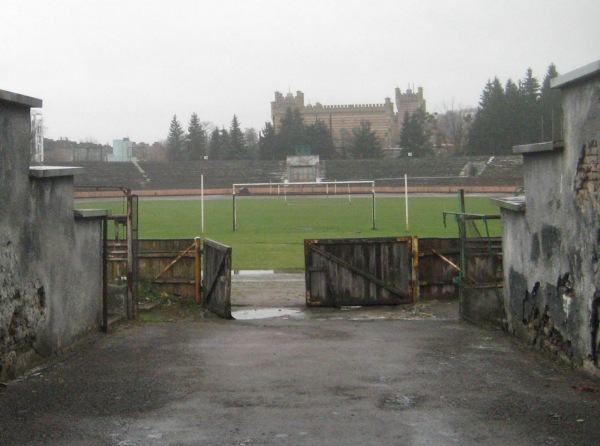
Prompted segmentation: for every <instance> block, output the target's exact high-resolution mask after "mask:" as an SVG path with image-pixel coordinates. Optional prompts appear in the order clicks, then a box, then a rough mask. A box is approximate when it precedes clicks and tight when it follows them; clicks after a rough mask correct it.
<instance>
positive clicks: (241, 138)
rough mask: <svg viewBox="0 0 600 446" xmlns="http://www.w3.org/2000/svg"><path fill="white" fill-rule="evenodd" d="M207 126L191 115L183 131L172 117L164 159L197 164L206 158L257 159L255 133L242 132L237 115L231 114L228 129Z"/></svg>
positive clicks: (194, 114)
mask: <svg viewBox="0 0 600 446" xmlns="http://www.w3.org/2000/svg"><path fill="white" fill-rule="evenodd" d="M210 127H211V125H210V124H208V123H202V122H200V119H199V118H198V115H197V114H196V113H192V116H191V117H190V121H189V123H188V128H187V132H186V131H185V130H184V129H183V127H182V126H181V123H180V122H179V120H178V119H177V115H174V116H173V119H171V124H170V127H169V135H168V136H167V141H166V147H167V157H168V158H169V159H170V160H172V161H197V160H202V159H205V158H206V157H210V159H216V160H244V159H253V158H256V154H257V152H258V137H257V135H256V131H255V130H254V129H252V128H247V129H245V130H244V131H242V129H241V126H240V122H239V120H238V117H237V116H236V115H233V119H232V120H231V125H230V127H229V129H227V128H225V127H223V128H218V127H215V128H214V129H212V131H210V130H209V129H210Z"/></svg>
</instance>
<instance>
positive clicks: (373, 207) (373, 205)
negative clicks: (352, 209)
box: [371, 182, 375, 231]
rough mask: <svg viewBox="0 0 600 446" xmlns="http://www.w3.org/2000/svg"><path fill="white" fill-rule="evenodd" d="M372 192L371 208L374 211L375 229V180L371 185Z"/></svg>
mask: <svg viewBox="0 0 600 446" xmlns="http://www.w3.org/2000/svg"><path fill="white" fill-rule="evenodd" d="M371 192H372V195H373V201H372V204H371V208H372V211H373V231H374V230H375V182H373V185H372V186H371Z"/></svg>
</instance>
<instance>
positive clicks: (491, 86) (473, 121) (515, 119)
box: [166, 64, 562, 161]
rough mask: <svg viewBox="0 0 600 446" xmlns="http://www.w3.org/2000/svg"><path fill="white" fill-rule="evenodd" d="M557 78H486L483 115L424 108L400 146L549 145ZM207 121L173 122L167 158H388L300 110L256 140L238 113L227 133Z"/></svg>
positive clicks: (501, 149) (369, 134)
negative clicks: (303, 152)
mask: <svg viewBox="0 0 600 446" xmlns="http://www.w3.org/2000/svg"><path fill="white" fill-rule="evenodd" d="M556 76H558V72H557V70H556V66H555V65H554V64H550V65H549V66H548V70H547V72H546V75H545V77H544V79H543V81H542V83H541V84H540V82H539V81H538V79H537V78H536V77H535V76H534V75H533V71H532V70H531V68H528V69H527V70H526V72H525V76H524V78H523V79H520V80H518V81H517V82H516V83H515V82H514V81H513V80H511V79H509V80H508V81H507V82H506V83H505V84H504V85H503V84H502V83H501V82H500V80H499V79H498V77H494V79H493V80H488V82H487V83H486V85H485V87H484V89H483V92H482V93H481V96H480V101H479V104H478V107H477V109H475V110H469V109H460V108H459V109H455V108H454V106H453V105H452V106H450V107H445V110H443V112H442V113H440V114H438V113H434V114H431V113H428V112H427V111H426V110H425V109H424V108H421V109H418V110H416V111H414V112H413V113H409V112H406V113H405V114H404V115H403V121H402V123H403V124H402V130H401V133H400V140H399V141H397V144H398V146H399V147H401V148H402V149H404V151H403V153H404V154H410V155H411V156H415V157H421V156H434V155H435V154H436V150H435V149H440V148H443V147H447V146H451V147H452V148H453V152H454V153H455V154H456V155H464V154H472V155H495V154H509V153H512V147H513V146H515V145H520V144H529V143H536V142H542V141H550V140H553V139H557V138H558V137H560V127H561V122H562V108H561V98H560V91H559V90H553V89H551V88H550V81H551V80H552V79H554V78H555V77H556ZM210 127H211V126H210V124H207V123H201V122H200V120H199V118H198V116H197V115H196V113H193V114H192V116H191V118H190V121H189V123H188V128H187V132H186V131H184V129H183V128H182V126H181V124H180V123H179V121H178V120H177V116H176V115H175V116H173V119H172V120H171V125H170V129H169V135H168V137H167V141H166V146H167V156H168V158H169V159H171V160H190V161H192V160H201V159H205V157H209V158H210V159H216V160H244V159H263V160H283V159H285V158H286V157H287V156H289V155H295V154H296V150H297V148H299V147H307V146H308V147H310V153H311V154H313V155H319V156H320V157H321V158H323V159H333V158H352V159H370V158H380V157H382V156H383V148H382V143H381V141H380V140H379V139H378V137H377V134H376V133H375V132H374V131H373V130H372V129H371V123H370V122H369V121H362V122H361V123H360V125H359V126H357V127H355V128H353V129H352V132H351V134H349V135H348V137H347V138H345V145H344V146H343V147H341V148H336V147H335V145H334V143H333V138H332V135H331V131H330V129H329V127H328V125H327V124H326V123H324V122H322V121H319V120H317V121H316V122H315V123H313V124H308V125H307V124H305V123H304V120H303V119H302V115H301V114H300V112H299V110H298V109H293V108H288V109H287V110H286V112H285V114H284V115H283V117H282V118H281V121H280V122H279V123H278V125H277V126H275V125H273V124H272V123H270V122H267V123H265V126H264V128H263V129H262V130H261V131H260V132H259V133H258V134H257V132H256V130H254V129H252V128H249V129H245V130H244V131H242V129H241V126H240V123H239V120H238V118H237V116H236V115H234V116H233V119H232V120H231V125H230V126H229V128H228V129H227V128H225V127H223V128H218V127H216V128H213V129H212V130H209V128H210Z"/></svg>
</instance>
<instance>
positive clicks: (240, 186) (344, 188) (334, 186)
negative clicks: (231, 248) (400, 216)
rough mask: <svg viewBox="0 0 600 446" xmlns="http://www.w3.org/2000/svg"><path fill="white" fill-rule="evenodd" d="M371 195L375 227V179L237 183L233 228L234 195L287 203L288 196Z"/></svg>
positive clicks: (233, 188) (233, 193) (350, 199)
mask: <svg viewBox="0 0 600 446" xmlns="http://www.w3.org/2000/svg"><path fill="white" fill-rule="evenodd" d="M353 194H354V195H371V197H372V200H371V203H372V204H371V215H372V222H373V229H375V181H310V182H298V183H237V184H234V185H233V187H232V192H231V196H232V201H233V222H232V224H233V230H234V231H235V230H236V229H237V207H236V196H237V195H240V196H259V197H260V196H263V197H264V196H270V197H277V196H279V197H283V198H284V200H285V203H286V204H287V199H288V196H299V195H302V196H306V195H314V196H318V195H319V196H330V195H331V196H334V195H337V196H339V195H347V196H348V202H349V203H351V202H352V195H353Z"/></svg>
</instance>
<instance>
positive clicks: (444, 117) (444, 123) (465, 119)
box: [438, 101, 474, 155]
mask: <svg viewBox="0 0 600 446" xmlns="http://www.w3.org/2000/svg"><path fill="white" fill-rule="evenodd" d="M442 108H443V113H442V114H441V116H439V118H438V125H439V130H440V131H441V133H442V136H443V139H444V140H445V142H446V143H449V144H452V145H453V146H454V150H455V153H456V154H459V155H460V154H463V153H464V152H465V147H466V143H467V137H468V133H469V127H470V125H471V122H472V120H473V113H474V111H473V110H470V109H467V108H461V107H460V106H459V107H458V108H455V107H454V101H452V102H451V103H450V106H448V105H447V104H444V105H443V107H442Z"/></svg>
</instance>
